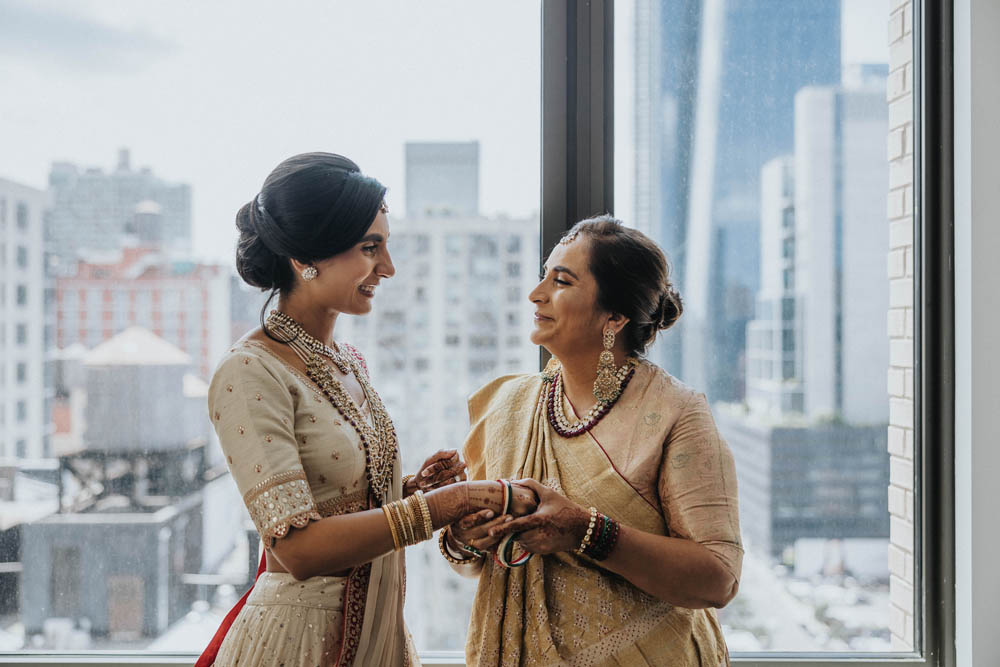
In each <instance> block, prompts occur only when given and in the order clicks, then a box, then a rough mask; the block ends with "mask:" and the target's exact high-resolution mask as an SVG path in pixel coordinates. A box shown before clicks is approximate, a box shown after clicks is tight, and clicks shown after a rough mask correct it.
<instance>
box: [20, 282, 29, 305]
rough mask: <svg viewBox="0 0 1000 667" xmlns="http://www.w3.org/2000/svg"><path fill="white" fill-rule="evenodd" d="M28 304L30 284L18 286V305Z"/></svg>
mask: <svg viewBox="0 0 1000 667" xmlns="http://www.w3.org/2000/svg"><path fill="white" fill-rule="evenodd" d="M27 304H28V286H27V285H18V286H17V305H19V306H26V305H27Z"/></svg>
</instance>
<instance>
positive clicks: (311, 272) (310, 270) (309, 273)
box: [302, 266, 319, 282]
mask: <svg viewBox="0 0 1000 667" xmlns="http://www.w3.org/2000/svg"><path fill="white" fill-rule="evenodd" d="M318 275H319V271H317V270H316V267H315V266H307V267H306V268H304V269H302V280H304V281H306V282H309V281H310V280H312V279H313V278H315V277H316V276H318Z"/></svg>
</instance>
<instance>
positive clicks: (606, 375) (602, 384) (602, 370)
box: [594, 329, 622, 403]
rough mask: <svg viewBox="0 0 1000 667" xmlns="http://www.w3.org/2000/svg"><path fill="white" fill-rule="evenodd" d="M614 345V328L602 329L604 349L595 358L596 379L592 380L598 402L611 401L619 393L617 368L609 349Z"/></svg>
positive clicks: (620, 387)
mask: <svg viewBox="0 0 1000 667" xmlns="http://www.w3.org/2000/svg"><path fill="white" fill-rule="evenodd" d="M614 347H615V332H614V329H605V330H604V351H603V352H601V356H600V357H598V360H597V379H596V380H594V398H596V399H597V401H598V402H599V403H611V402H612V401H614V400H615V399H616V398H618V394H620V393H621V390H622V385H621V382H620V381H619V380H618V372H617V371H618V369H617V368H615V355H614V353H613V352H612V351H611V350H612V349H614Z"/></svg>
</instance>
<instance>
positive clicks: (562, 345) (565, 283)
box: [528, 235, 608, 357]
mask: <svg viewBox="0 0 1000 667" xmlns="http://www.w3.org/2000/svg"><path fill="white" fill-rule="evenodd" d="M589 262H590V241H589V240H588V239H587V238H586V237H585V236H583V235H579V236H577V237H576V239H575V240H573V241H571V242H570V243H567V244H565V245H563V244H560V245H557V246H556V248H555V250H553V251H552V254H551V255H549V258H548V261H546V263H545V266H544V267H543V268H542V277H541V282H540V283H538V286H537V287H535V289H533V290H532V291H531V294H529V295H528V298H529V299H531V302H532V303H533V304H535V328H534V330H532V332H531V342H532V343H534V344H536V345H542V346H543V347H545V349H547V350H548V351H549V352H551V353H552V354H554V355H555V356H557V357H563V356H565V355H566V353H567V352H571V351H574V350H577V349H579V348H580V347H584V348H588V349H589V348H591V347H594V346H597V347H600V345H601V335H602V332H603V330H604V326H605V324H606V323H607V320H608V313H604V312H601V311H600V309H599V308H598V306H597V281H596V280H595V279H594V276H593V274H591V273H590V268H589Z"/></svg>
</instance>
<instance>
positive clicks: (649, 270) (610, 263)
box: [564, 215, 684, 355]
mask: <svg viewBox="0 0 1000 667" xmlns="http://www.w3.org/2000/svg"><path fill="white" fill-rule="evenodd" d="M577 235H583V236H585V237H587V238H588V239H589V241H590V272H591V273H592V274H593V275H594V278H595V279H596V281H597V301H598V306H599V307H600V308H601V309H602V310H606V311H608V312H610V313H618V314H620V315H624V316H625V317H627V318H628V319H629V322H628V324H627V325H625V329H624V331H623V332H622V333H623V335H624V339H625V351H626V352H627V353H628V354H630V355H640V354H643V353H644V352H645V351H646V348H648V347H649V345H650V344H651V343H652V342H653V341H654V340H655V339H656V335H657V333H659V332H660V331H663V330H665V329H669V328H670V327H672V326H673V325H674V323H675V322H677V320H678V319H679V318H680V316H681V313H682V312H684V306H683V303H682V301H681V296H680V294H678V293H677V290H676V289H675V288H674V286H673V283H671V282H670V264H669V262H668V261H667V258H666V255H664V254H663V251H662V250H661V249H660V247H659V246H658V245H656V243H655V242H654V241H653V240H652V239H650V238H649V237H648V236H646V235H645V234H643V233H642V232H640V231H639V230H637V229H632V228H630V227H626V226H625V225H623V224H622V222H621V221H620V220H617V219H615V218H613V217H611V216H610V215H601V216H597V217H593V218H589V219H587V220H582V221H581V222H578V223H576V225H574V226H573V228H572V229H571V230H570V231H569V232H567V234H566V237H564V238H573V237H574V236H577Z"/></svg>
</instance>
